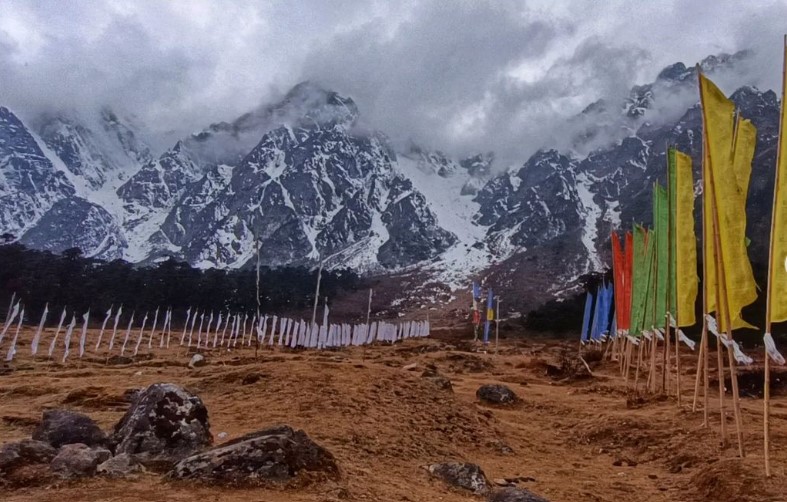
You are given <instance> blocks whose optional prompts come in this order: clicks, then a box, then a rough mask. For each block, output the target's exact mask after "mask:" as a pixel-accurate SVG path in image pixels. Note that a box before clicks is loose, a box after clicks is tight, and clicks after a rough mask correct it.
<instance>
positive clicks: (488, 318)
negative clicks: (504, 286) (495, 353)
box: [484, 288, 495, 345]
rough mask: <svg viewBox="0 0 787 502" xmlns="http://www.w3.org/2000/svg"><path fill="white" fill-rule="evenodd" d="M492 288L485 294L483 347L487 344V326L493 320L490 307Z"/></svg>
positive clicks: (492, 310)
mask: <svg viewBox="0 0 787 502" xmlns="http://www.w3.org/2000/svg"><path fill="white" fill-rule="evenodd" d="M492 296H493V295H492V288H489V289H488V290H487V294H486V322H485V323H484V345H487V344H488V343H489V325H490V323H491V322H492V321H494V320H495V309H494V307H493V305H492Z"/></svg>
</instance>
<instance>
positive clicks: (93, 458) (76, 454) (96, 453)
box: [49, 443, 112, 478]
mask: <svg viewBox="0 0 787 502" xmlns="http://www.w3.org/2000/svg"><path fill="white" fill-rule="evenodd" d="M111 456H112V452H110V451H109V450H107V449H106V448H95V449H94V448H91V447H89V446H88V445H86V444H81V443H76V444H67V445H65V446H63V447H62V448H60V451H59V452H58V453H57V456H56V457H55V458H54V459H52V463H51V464H49V467H50V468H51V469H52V472H54V473H56V474H58V475H60V476H61V477H64V478H79V477H84V476H93V475H95V474H96V469H97V468H98V465H99V464H101V463H102V462H105V461H107V460H108V459H109V458H110V457H111Z"/></svg>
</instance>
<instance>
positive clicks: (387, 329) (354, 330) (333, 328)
mask: <svg viewBox="0 0 787 502" xmlns="http://www.w3.org/2000/svg"><path fill="white" fill-rule="evenodd" d="M191 312H192V309H191V308H189V309H188V310H187V311H186V321H185V323H184V325H183V326H184V327H183V331H182V332H181V333H179V335H180V341H179V345H181V346H184V345H185V346H187V347H189V348H191V347H196V348H197V349H199V348H214V349H215V348H217V347H226V348H228V349H229V348H232V347H237V346H238V345H240V346H241V347H242V346H244V345H245V346H251V344H252V341H254V340H255V339H256V341H257V343H258V344H259V345H263V346H265V345H268V346H280V347H281V346H283V347H290V348H296V347H303V348H313V349H324V348H333V347H348V346H360V345H367V344H371V343H374V342H389V343H394V342H396V341H399V340H404V339H407V338H420V337H426V336H429V321H406V322H399V323H389V322H383V321H376V322H372V323H368V324H346V323H345V324H330V323H329V322H328V312H329V309H328V307H327V306H326V307H325V310H324V313H323V319H322V324H317V323H314V324H313V325H312V324H311V323H309V322H306V321H303V320H294V319H290V318H286V317H279V316H275V315H274V316H268V315H261V316H260V317H259V318H258V317H257V315H256V314H254V315H253V316H251V317H250V316H249V315H248V314H245V313H244V314H238V313H236V314H232V313H230V312H227V313H224V312H219V313H218V314H217V315H215V316H214V313H213V312H210V313H206V312H204V311H202V312H200V311H195V312H194V314H193V315H192V313H191ZM122 313H123V307H122V306H121V307H119V308H118V309H117V310H116V311H114V312H113V308H110V309H109V310H107V312H106V314H105V316H104V320H103V322H102V323H101V329H100V330H99V333H98V336H97V337H96V340H95V347H94V349H93V352H95V353H98V352H101V350H102V346H105V347H106V353H112V352H113V350H115V348H116V347H117V352H118V353H119V354H120V355H125V354H126V352H129V353H130V354H132V355H134V356H136V355H137V354H138V353H139V349H140V347H141V346H142V344H143V343H145V344H146V345H147V349H148V351H151V350H152V349H153V347H154V346H158V347H159V348H164V347H166V348H169V346H170V342H171V341H172V310H171V309H167V310H166V311H165V312H164V313H163V314H162V315H160V312H159V309H156V311H155V313H154V314H153V320H152V324H150V325H148V319H149V316H148V314H147V313H145V315H144V316H143V318H142V321H141V323H140V325H139V327H138V328H135V327H134V313H132V314H131V318H130V319H129V321H128V325H127V326H126V328H125V330H124V329H123V326H119V324H120V316H121V314H122ZM48 314H49V309H48V305H47V306H45V307H44V312H43V313H42V315H41V321H40V322H39V324H38V328H37V329H36V332H35V335H33V340H32V341H31V342H30V354H31V355H32V356H33V357H35V356H36V355H38V347H39V344H40V342H41V335H42V333H43V329H44V324H45V323H46V319H47V316H48ZM113 314H114V315H113ZM24 315H25V311H24V307H22V308H21V309H20V303H19V302H17V303H16V305H14V307H13V309H12V310H11V312H10V314H9V315H8V316H7V318H6V321H5V324H4V326H3V331H2V333H0V347H1V346H2V343H3V340H4V339H5V337H6V333H8V332H9V330H10V328H11V327H12V326H13V325H14V322H15V321H16V329H15V331H14V336H13V338H12V339H11V344H10V346H9V348H8V351H7V352H6V357H5V360H6V361H12V360H13V358H14V355H15V354H16V346H17V342H18V340H19V333H20V330H21V327H22V319H23V318H24ZM66 318H67V311H66V309H63V312H62V314H61V315H60V320H59V322H58V324H57V328H56V329H55V333H54V335H53V336H52V339H51V340H50V341H49V348H48V352H47V357H49V358H52V357H53V355H54V354H55V351H56V347H57V342H58V340H59V339H60V334H61V332H63V329H64V324H63V323H64V322H65V321H66ZM160 319H163V320H162V323H161V325H160V326H159V320H160ZM110 320H112V322H111V323H110ZM89 321H90V311H87V312H86V313H85V314H83V315H82V327H81V330H78V332H79V345H78V355H79V357H80V358H81V357H83V356H84V354H85V347H86V345H87V343H88V340H87V336H88V331H87V329H88V323H89ZM214 321H215V323H214ZM110 324H111V328H110V327H109V325H110ZM148 326H149V328H148ZM157 327H158V328H159V330H158V334H157V332H156V328H157ZM76 328H77V318H76V315H75V314H72V315H71V321H70V322H68V324H66V325H65V334H64V335H63V339H62V345H63V354H62V362H66V360H67V359H68V357H69V355H70V354H71V346H72V338H73V336H74V330H75V329H76ZM118 328H119V329H118ZM146 328H147V329H148V330H147V331H146ZM177 336H178V333H175V337H176V338H177ZM91 345H92V343H91ZM132 347H133V348H132Z"/></svg>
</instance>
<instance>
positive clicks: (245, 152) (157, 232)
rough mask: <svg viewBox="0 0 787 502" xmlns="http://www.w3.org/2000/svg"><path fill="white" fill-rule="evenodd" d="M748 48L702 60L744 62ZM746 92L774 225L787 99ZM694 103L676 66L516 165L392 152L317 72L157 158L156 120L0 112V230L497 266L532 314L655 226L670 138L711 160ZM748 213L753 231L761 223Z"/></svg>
mask: <svg viewBox="0 0 787 502" xmlns="http://www.w3.org/2000/svg"><path fill="white" fill-rule="evenodd" d="M745 58H746V54H745V53H739V54H736V55H733V56H719V57H712V58H708V59H706V60H705V61H703V62H702V67H703V69H704V70H705V71H707V72H709V73H711V74H714V72H725V71H732V70H733V69H734V68H736V65H738V64H740V62H741V61H744V60H745ZM733 99H734V100H735V101H736V103H738V105H739V106H740V108H741V111H742V113H743V115H744V116H746V117H748V118H751V119H752V120H753V121H754V123H755V125H757V127H758V129H759V145H758V152H757V157H756V159H755V175H754V176H752V186H751V194H750V201H751V203H750V205H752V215H758V214H760V215H762V216H763V218H761V219H762V220H763V221H765V220H767V218H765V212H766V211H767V207H765V208H763V207H761V206H763V205H764V204H760V203H759V202H757V201H758V200H768V199H769V197H766V195H767V193H768V191H769V190H770V189H771V187H772V181H770V182H769V181H768V179H769V178H768V177H767V176H764V175H763V176H759V177H758V176H757V175H756V173H757V172H758V170H760V171H762V172H763V173H765V172H767V171H765V170H766V169H770V167H768V166H770V165H772V160H773V156H774V148H773V146H774V144H775V138H776V134H777V123H778V120H777V119H778V102H777V99H776V96H775V94H774V93H772V92H770V91H768V92H765V93H763V92H760V91H758V90H756V89H753V88H750V87H744V88H741V89H739V90H738V91H737V92H736V93H735V94H734V96H733ZM697 100H698V98H697V95H696V74H695V70H694V69H693V68H686V66H684V65H683V64H682V63H677V64H675V65H672V66H670V67H668V68H666V69H664V71H662V72H661V74H660V75H659V76H658V78H657V80H656V81H655V82H653V83H651V84H646V85H641V86H637V87H635V88H633V89H632V90H631V92H630V94H629V95H628V96H627V97H625V98H624V99H622V100H620V101H619V102H617V103H612V102H610V101H603V100H600V101H598V102H596V103H593V104H591V105H589V106H588V107H587V108H586V109H585V110H584V111H583V112H582V113H581V114H579V116H577V117H575V118H574V119H572V120H570V121H569V123H568V124H567V127H566V131H567V141H566V142H565V143H564V144H563V145H560V146H557V145H555V146H554V147H553V146H550V145H545V148H544V149H542V150H540V151H538V152H536V153H535V154H534V155H532V156H531V157H530V158H529V159H527V160H526V161H524V162H523V163H522V164H521V165H518V166H512V167H509V168H507V169H506V168H505V166H497V165H496V164H495V159H494V154H493V153H485V154H479V155H475V156H472V157H469V158H466V159H461V160H460V159H453V158H451V157H450V156H448V155H445V154H444V153H441V152H440V151H434V150H429V149H425V148H421V147H419V146H417V145H411V146H410V147H408V148H407V149H406V150H405V151H395V150H394V148H393V147H392V145H391V144H390V142H389V141H388V140H387V138H386V137H385V135H384V134H383V133H380V132H369V131H365V130H361V129H360V128H359V127H358V118H359V116H360V113H361V111H360V110H359V109H358V106H357V105H356V104H355V102H354V101H353V100H352V98H350V97H346V96H341V95H340V94H338V93H336V92H333V91H329V90H325V89H322V88H320V87H319V86H317V85H315V84H313V83H308V82H306V83H302V84H299V85H298V86H296V87H294V88H293V89H292V90H291V91H290V92H289V93H288V94H287V95H286V96H285V97H284V98H283V99H282V100H281V101H279V102H278V103H274V104H271V105H265V106H261V107H259V108H257V109H256V110H254V111H252V112H250V113H248V114H246V115H243V116H242V117H239V118H237V119H235V120H233V121H231V122H221V123H217V124H213V125H210V126H208V127H206V128H205V129H204V130H203V131H201V132H199V133H195V134H193V135H191V136H188V137H186V138H183V139H182V140H180V141H178V142H177V143H176V144H175V145H174V146H172V148H170V149H169V150H167V151H165V152H163V153H162V154H160V155H158V156H155V155H153V154H152V153H151V150H150V147H148V146H147V145H146V143H145V141H144V140H143V139H142V138H145V137H147V134H146V133H145V131H144V128H143V127H141V126H139V125H138V124H136V122H135V121H134V120H133V119H129V118H127V117H125V116H123V114H118V113H115V112H112V111H110V110H109V109H103V110H101V111H100V113H99V114H98V116H97V117H90V118H86V117H85V116H83V115H81V114H79V113H77V112H67V113H66V112H55V111H53V112H52V113H50V114H47V115H44V116H38V117H33V118H32V119H30V120H29V121H28V122H29V123H28V124H25V123H23V122H22V120H20V119H19V118H18V116H16V115H14V114H13V113H12V112H11V111H10V110H8V109H5V108H0V223H2V225H3V230H4V232H9V233H12V234H14V235H15V236H16V237H17V238H19V239H20V240H21V242H23V243H26V244H28V245H31V246H34V247H39V248H46V249H51V250H53V251H62V250H64V249H67V248H69V247H74V246H77V247H80V248H81V249H82V250H83V252H84V253H85V254H87V255H88V256H96V257H100V258H105V259H114V258H124V259H127V260H130V261H133V262H137V263H147V264H150V263H155V262H156V261H158V260H162V259H165V258H166V257H169V256H173V257H176V258H179V259H183V260H186V261H188V262H190V263H191V264H193V265H196V266H199V267H221V268H231V267H243V266H246V265H247V264H250V263H254V262H256V253H257V247H258V246H259V254H260V259H261V262H262V263H263V264H265V265H270V266H279V265H315V264H316V263H317V262H318V261H319V260H321V259H322V260H323V261H324V264H325V266H327V267H351V268H354V269H356V270H358V271H361V272H363V273H369V274H377V273H391V272H405V271H408V272H409V271H413V270H419V271H422V272H423V273H424V275H423V277H427V278H429V280H431V281H433V282H434V281H438V282H441V283H443V284H447V285H449V286H450V287H452V288H457V287H462V286H464V285H466V283H467V280H468V279H469V278H470V277H479V276H481V275H483V276H485V280H486V282H488V283H489V284H492V285H495V286H497V288H498V291H500V292H501V293H503V294H504V295H507V297H508V298H511V301H509V303H508V305H509V306H512V307H515V308H522V307H525V308H526V307H528V306H529V307H532V306H534V305H536V304H537V303H538V302H540V301H543V300H545V299H547V298H549V297H550V296H553V295H557V294H560V293H561V292H562V291H565V290H566V289H569V288H571V287H572V285H573V284H575V281H576V280H577V278H578V277H579V276H581V275H582V274H584V273H587V272H590V271H593V270H600V269H602V268H603V266H604V264H605V263H607V262H608V254H609V253H608V251H607V248H608V235H609V232H610V230H612V229H615V228H620V227H621V226H623V227H628V226H629V225H630V222H632V221H644V222H646V223H647V222H649V220H650V189H651V188H650V187H651V185H652V182H653V181H654V180H656V179H663V173H664V170H665V169H664V166H665V156H664V155H665V152H664V145H666V144H674V145H676V146H678V147H679V148H681V149H683V150H685V151H687V152H689V153H690V154H691V155H692V156H693V157H694V158H695V162H696V161H697V160H698V159H699V154H700V148H701V145H700V144H699V143H700V142H699V141H698V138H700V137H701V135H700V130H699V127H700V118H699V111H698V108H697ZM665 104H668V105H669V106H666V105H665ZM696 165H697V169H698V168H699V163H698V162H697V164H696ZM495 173H497V174H495ZM769 183H770V184H769ZM750 221H752V224H750V229H752V231H750V233H753V231H754V230H757V229H758V228H759V226H762V225H761V224H760V223H757V222H756V220H755V218H752V219H751V220H750ZM760 240H761V239H760ZM753 241H754V244H753V245H752V248H751V249H752V252H753V257H754V258H755V259H757V257H759V255H760V254H761V253H762V250H763V249H764V247H763V243H762V242H758V240H757V239H753Z"/></svg>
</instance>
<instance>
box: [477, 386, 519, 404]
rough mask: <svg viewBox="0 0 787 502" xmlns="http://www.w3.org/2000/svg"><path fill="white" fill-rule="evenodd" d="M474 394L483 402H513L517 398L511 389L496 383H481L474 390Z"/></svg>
mask: <svg viewBox="0 0 787 502" xmlns="http://www.w3.org/2000/svg"><path fill="white" fill-rule="evenodd" d="M475 396H476V397H477V398H478V399H479V401H483V402H485V403H489V404H503V405H508V404H513V403H515V402H516V401H517V399H519V398H517V396H516V394H514V391H513V390H511V389H509V388H508V387H506V386H505V385H498V384H489V385H482V386H481V387H479V388H478V390H477V391H476V393H475Z"/></svg>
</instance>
